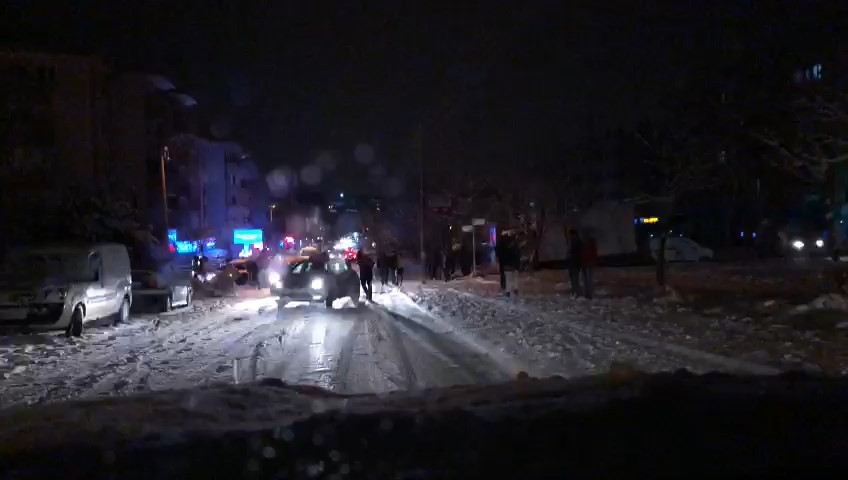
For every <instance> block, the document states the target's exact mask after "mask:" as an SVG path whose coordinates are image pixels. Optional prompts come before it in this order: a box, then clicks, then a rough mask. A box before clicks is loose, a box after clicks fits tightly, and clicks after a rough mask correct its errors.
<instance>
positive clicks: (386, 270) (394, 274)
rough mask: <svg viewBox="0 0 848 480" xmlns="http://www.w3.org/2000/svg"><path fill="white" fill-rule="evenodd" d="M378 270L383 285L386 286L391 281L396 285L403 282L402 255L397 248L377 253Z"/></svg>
mask: <svg viewBox="0 0 848 480" xmlns="http://www.w3.org/2000/svg"><path fill="white" fill-rule="evenodd" d="M377 270H378V271H379V272H380V285H381V286H382V287H384V288H385V286H386V285H388V284H389V282H391V283H392V285H394V286H396V287H399V286H401V285H402V284H403V266H402V265H401V264H400V256H399V255H398V252H397V250H392V251H391V252H390V253H386V252H380V253H379V254H377Z"/></svg>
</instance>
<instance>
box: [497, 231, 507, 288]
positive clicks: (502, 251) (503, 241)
mask: <svg viewBox="0 0 848 480" xmlns="http://www.w3.org/2000/svg"><path fill="white" fill-rule="evenodd" d="M508 250H509V237H508V236H506V235H504V234H503V233H501V234H500V235H499V236H498V238H497V243H496V244H495V259H496V260H497V261H498V273H499V274H500V280H501V291H506V270H505V269H504V262H505V261H506V257H507V256H508V255H509V253H508Z"/></svg>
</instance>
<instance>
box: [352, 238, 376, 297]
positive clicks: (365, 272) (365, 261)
mask: <svg viewBox="0 0 848 480" xmlns="http://www.w3.org/2000/svg"><path fill="white" fill-rule="evenodd" d="M356 264H357V265H358V266H359V283H361V284H362V290H364V291H365V298H366V299H368V301H369V302H370V301H372V290H373V287H372V285H371V281H372V280H373V278H374V260H372V259H371V257H369V256H368V255H367V254H366V253H365V251H364V250H360V251H359V252H358V253H357V255H356Z"/></svg>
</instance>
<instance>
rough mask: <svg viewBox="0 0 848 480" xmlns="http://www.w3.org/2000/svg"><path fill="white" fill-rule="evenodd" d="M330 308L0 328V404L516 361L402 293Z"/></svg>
mask: <svg viewBox="0 0 848 480" xmlns="http://www.w3.org/2000/svg"><path fill="white" fill-rule="evenodd" d="M375 300H376V301H377V303H375V304H372V305H361V306H360V307H358V308H354V307H353V306H352V305H351V304H350V303H349V301H348V300H346V299H343V300H338V301H336V304H335V305H334V307H335V308H334V309H332V310H327V309H326V308H325V307H324V306H323V305H320V306H319V305H298V304H294V303H289V304H287V305H285V306H283V307H282V308H278V305H277V301H276V299H275V298H272V297H270V296H267V294H266V295H262V296H258V297H256V298H224V299H203V300H197V301H195V303H194V304H193V305H192V306H191V307H189V308H182V309H177V310H175V311H173V312H170V313H163V314H141V315H134V316H133V317H131V319H130V321H129V322H127V323H125V324H122V325H119V326H117V327H111V326H109V327H91V328H87V329H86V332H85V334H84V335H83V337H82V338H79V339H73V338H65V337H64V336H63V335H61V334H59V333H56V334H37V335H11V336H4V337H0V389H2V392H3V394H2V395H0V407H9V406H12V405H18V404H35V403H41V402H51V401H58V400H65V399H71V398H90V397H95V396H102V395H119V394H129V393H133V392H144V391H150V390H162V389H171V388H181V387H188V386H194V385H200V384H205V383H209V382H226V383H232V382H248V381H252V380H255V379H260V378H271V377H272V378H278V379H282V380H284V381H286V382H291V383H298V384H308V385H316V386H320V387H323V388H327V389H330V390H333V391H337V392H344V393H365V392H378V393H379V392H387V391H391V390H397V389H402V390H417V389H421V388H428V387H436V386H448V385H455V384H473V383H485V382H493V381H500V380H505V379H509V378H511V377H513V376H514V374H515V372H514V371H510V370H509V366H508V365H507V364H502V363H498V362H495V361H494V360H491V359H490V358H489V356H488V355H485V354H483V353H482V352H481V351H480V350H479V349H475V348H474V347H472V346H469V345H468V344H465V343H462V342H459V341H457V340H455V339H453V338H452V336H451V335H450V334H445V332H446V331H447V329H445V328H443V327H440V326H439V325H438V324H437V323H436V322H435V321H434V320H433V319H432V317H430V316H428V315H426V314H424V313H423V311H421V310H420V309H419V308H418V307H417V306H416V305H415V304H414V303H412V302H411V301H410V300H409V299H408V298H407V297H406V296H404V295H402V294H399V293H391V294H390V293H386V294H382V295H377V296H376V297H375Z"/></svg>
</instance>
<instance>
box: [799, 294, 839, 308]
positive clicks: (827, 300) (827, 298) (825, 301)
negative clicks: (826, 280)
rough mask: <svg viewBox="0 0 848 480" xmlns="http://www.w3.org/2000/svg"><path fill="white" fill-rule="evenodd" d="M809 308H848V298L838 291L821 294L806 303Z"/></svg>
mask: <svg viewBox="0 0 848 480" xmlns="http://www.w3.org/2000/svg"><path fill="white" fill-rule="evenodd" d="M806 307H807V309H818V310H848V298H846V297H845V295H839V294H838V293H830V294H827V295H821V296H819V297H817V298H816V299H815V300H813V301H812V302H810V303H808V304H807V305H806Z"/></svg>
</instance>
